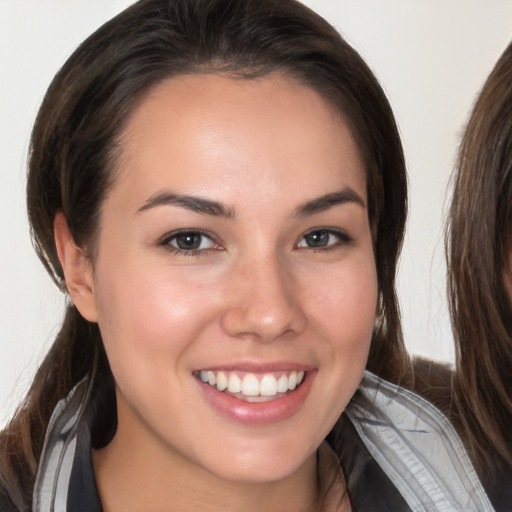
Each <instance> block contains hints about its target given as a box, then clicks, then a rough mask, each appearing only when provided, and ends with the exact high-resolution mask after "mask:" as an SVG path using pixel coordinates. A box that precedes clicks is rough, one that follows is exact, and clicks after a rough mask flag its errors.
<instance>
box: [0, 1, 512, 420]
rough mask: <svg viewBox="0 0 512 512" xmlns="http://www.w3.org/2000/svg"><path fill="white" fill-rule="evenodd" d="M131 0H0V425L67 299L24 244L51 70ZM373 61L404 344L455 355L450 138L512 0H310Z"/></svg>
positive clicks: (510, 23)
mask: <svg viewBox="0 0 512 512" xmlns="http://www.w3.org/2000/svg"><path fill="white" fill-rule="evenodd" d="M130 3H131V0H0V180H1V181H0V248H1V250H0V269H1V273H0V290H1V291H0V328H1V333H0V426H1V425H3V424H4V423H5V421H6V420H7V418H8V417H9V415H10V414H11V413H12V411H13V410H14V407H15V406H16V404H17V403H18V401H19V399H20V397H21V396H22V395H23V393H24V391H25V390H26V388H27V386H28V384H29V382H30V380H31V378H32V376H33V373H34V371H35V368H36V366H37V364H38V362H39V361H40V359H41V357H42V355H43V354H44V353H45V351H46V350H47V348H48V347H49V344H50V342H51V341H52V338H53V336H54V335H55V333H56V332H57V327H58V324H59V322H60V318H61V314H62V308H63V304H64V299H63V298H62V297H61V296H60V295H59V293H58V292H57V291H56V289H54V288H55V287H54V286H53V285H52V283H51V281H50V279H49V277H48V276H47V275H46V274H45V272H44V270H43V268H42V266H41V265H40V264H39V262H38V260H37V258H36V257H35V254H34V252H33V250H32V248H31V243H30V238H29V234H28V224H27V221H26V212H25V200H24V186H25V164H26V156H27V147H28V140H29V134H30V129H31V125H32V123H33V120H34V117H35V114H36V111H37V108H38V105H39V103H40V101H41V99H42V97H43V94H44V91H45V89H46V87H47V86H48V84H49V82H50V80H51V78H52V77H53V75H54V74H55V72H56V71H57V69H58V68H59V67H60V65H61V64H62V63H63V62H64V60H65V59H66V57H67V56H69V55H70V53H71V52H72V51H73V49H74V48H75V47H76V46H77V45H78V43H79V42H80V41H82V40H83V39H84V38H85V37H86V36H87V35H88V34H89V33H91V32H92V31H93V30H94V29H95V28H97V27H98V26H99V25H100V24H102V23H103V22H104V21H106V20H107V19H109V18H110V17H112V16H113V15H114V14H116V13H117V12H118V11H120V10H121V9H123V8H124V7H126V6H127V5H129V4H130ZM305 3H306V4H308V5H310V6H311V7H313V8H314V9H315V10H317V11H318V12H319V13H320V14H322V15H323V16H325V17H326V18H327V19H328V20H329V21H331V23H333V24H334V25H335V26H336V27H337V28H338V30H340V32H341V33H342V34H343V35H344V36H345V37H346V38H347V39H348V41H349V42H351V43H352V44H353V45H354V46H355V48H356V49H357V50H358V51H359V52H360V53H361V54H362V56H363V57H364V58H365V59H366V61H367V62H368V63H369V64H370V66H371V67H372V68H373V70H374V71H375V72H376V74H377V76H378V77H379V79H380V80H381V83H382V85H383V86H384V89H385V90H386V92H387V93H388V96H389V98H390V101H391V104H392V106H393V108H394V110H395V113H396V117H397V120H398V123H399V126H400V130H401V133H402V135H403V142H404V146H405V151H406V156H407V161H408V166H409V180H410V217H409V224H408V233H407V238H406V242H405V247H404V252H403V256H402V260H401V267H400V276H399V293H400V297H401V304H402V309H403V322H404V331H405V336H406V342H407V345H408V347H409V349H410V351H411V352H413V353H416V354H421V355H425V356H428V357H431V358H434V359H439V360H445V361H449V360H451V359H452V357H453V351H452V339H451V333H450V325H449V317H448V314H447V309H446V299H445V275H444V272H445V269H444V259H443V233H442V220H443V211H444V209H445V208H446V197H447V196H446V188H447V184H448V181H449V177H450V173H451V169H452V165H453V161H454V156H455V150H456V146H457V142H458V139H459V136H460V133H461V130H462V128H463V125H464V122H465V120H466V117H467V112H468V110H469V108H470V105H471V104H472V101H473V99H474V97H475V94H476V93H477V91H478V90H479V89H480V87H481V85H482V83H483V81H484V79H485V77H486V76H487V74H488V73H489V71H490V70H491V68H492V66H493V64H494V62H495V61H496V60H497V58H498V57H499V55H500V54H501V52H502V51H503V50H504V49H505V47H506V45H507V44H508V42H509V41H510V40H511V39H512V1H511V0H491V1H485V2H484V1H483V0H385V1H384V0H307V1H306V2H305Z"/></svg>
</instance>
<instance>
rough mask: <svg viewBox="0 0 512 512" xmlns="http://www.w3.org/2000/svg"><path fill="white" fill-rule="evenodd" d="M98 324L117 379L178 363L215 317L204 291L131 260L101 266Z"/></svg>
mask: <svg viewBox="0 0 512 512" xmlns="http://www.w3.org/2000/svg"><path fill="white" fill-rule="evenodd" d="M96 282H97V283H99V285H100V286H98V287H97V288H96V289H95V293H96V301H97V310H98V324H99V327H100V330H101V333H102V337H103V342H104V345H105V349H106V351H107V355H108V358H109V361H110V364H111V367H112V371H113V373H114V375H115V377H116V380H118V379H119V378H121V375H123V374H126V376H128V377H129V376H130V374H131V373H132V372H134V368H136V369H137V374H138V375H139V376H141V377H142V376H143V375H144V374H147V375H148V376H151V375H154V374H155V373H158V371H159V370H158V369H159V368H162V372H167V371H168V370H167V369H166V368H165V365H167V367H168V366H169V364H171V365H177V364H178V363H179V361H180V357H181V354H182V353H183V352H184V351H185V350H186V349H187V348H188V347H189V345H190V344H191V343H192V341H193V340H194V339H196V338H197V335H198V333H199V332H200V330H201V329H202V325H203V324H204V322H206V321H207V319H208V318H209V317H211V312H210V311H209V310H208V308H209V307H210V306H209V304H210V303H211V301H210V302H209V301H208V300H207V297H208V294H207V293H206V290H204V287H201V286H193V285H192V284H191V283H187V282H186V280H185V281H184V280H183V279H180V278H179V276H170V275H166V273H165V272H162V271H161V270H160V271H159V272H158V273H156V272H152V271H151V269H150V268H147V267H146V268H142V269H137V266H136V265H131V264H129V262H126V263H123V264H120V265H119V266H116V267H115V268H114V266H112V265H109V266H108V267H107V266H103V267H102V266H99V268H98V272H97V279H96Z"/></svg>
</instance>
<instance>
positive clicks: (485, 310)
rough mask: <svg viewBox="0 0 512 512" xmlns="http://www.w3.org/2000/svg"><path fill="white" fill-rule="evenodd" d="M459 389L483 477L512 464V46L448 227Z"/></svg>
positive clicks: (481, 103)
mask: <svg viewBox="0 0 512 512" xmlns="http://www.w3.org/2000/svg"><path fill="white" fill-rule="evenodd" d="M446 251H447V252H446V254H447V263H448V295H449V304H450V312H451V317H452V325H453V331H454V337H455V347H456V372H455V376H454V386H455V393H454V397H455V399H456V401H457V405H458V407H457V409H458V414H459V416H460V418H459V420H460V422H461V424H462V429H463V437H464V438H465V441H466V445H467V447H468V449H469V451H470V453H471V455H472V457H473V460H474V461H475V463H476V465H477V467H478V468H479V469H480V474H481V476H482V478H483V479H484V480H486V481H487V480H489V481H492V479H493V477H494V475H495V471H497V470H499V469H500V466H502V464H503V463H506V464H508V465H509V467H512V442H511V435H510V425H511V423H512V306H511V300H512V297H511V293H512V288H511V291H509V292H508V293H507V287H506V281H507V279H512V270H511V263H512V260H511V258H510V255H511V254H512V252H511V251H512V45H510V46H509V47H508V48H507V49H506V50H505V52H504V53H503V55H502V56H501V58H500V59H499V61H498V63H497V64H496V66H495V68H494V70H493V71H492V73H491V74H490V75H489V77H488V79H487V81H486V82H485V84H484V86H483V89H482V91H481V93H480V95H479V97H478V99H477V101H476V103H475V105H474V108H473V111H472V114H471V117H470V119H469V122H468V124H467V127H466V130H465V133H464V136H463V138H462V141H461V144H460V148H459V154H458V160H457V168H456V173H455V174H454V176H453V197H452V202H451V207H450V212H449V219H448V224H447V230H446Z"/></svg>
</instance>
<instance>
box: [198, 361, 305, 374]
mask: <svg viewBox="0 0 512 512" xmlns="http://www.w3.org/2000/svg"><path fill="white" fill-rule="evenodd" d="M312 368H313V366H311V365H309V364H305V363H298V362H291V361H266V362H262V361H250V362H248V361H240V362H238V363H227V364H215V365H206V366H204V367H200V368H197V370H195V371H201V370H209V371H212V372H218V371H227V372H231V371H240V372H247V373H270V372H283V371H308V370H311V369H312Z"/></svg>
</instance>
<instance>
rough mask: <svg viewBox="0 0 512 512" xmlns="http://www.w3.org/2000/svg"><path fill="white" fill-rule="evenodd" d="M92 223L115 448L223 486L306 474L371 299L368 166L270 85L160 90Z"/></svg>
mask: <svg viewBox="0 0 512 512" xmlns="http://www.w3.org/2000/svg"><path fill="white" fill-rule="evenodd" d="M100 225H101V227H100V233H99V244H98V252H97V255H96V258H95V260H94V268H93V274H92V275H93V277H92V297H93V301H94V308H93V311H94V313H92V314H89V317H90V319H91V320H97V322H98V324H99V326H100V329H101V333H102V336H103V340H104V344H105V348H106V351H107V355H108V358H109V361H110V364H111V367H112V372H113V374H114V377H115V380H116V384H117V399H118V415H119V428H118V432H117V434H116V436H117V438H118V439H124V441H125V443H127V444H128V445H129V446H130V447H131V449H133V450H134V453H135V452H136V451H137V448H140V449H141V450H146V451H147V452H149V453H159V454H162V453H164V454H166V456H165V457H162V460H161V461H160V462H158V464H160V466H158V464H157V463H155V464H156V465H157V466H158V467H160V469H161V466H162V465H165V464H167V463H169V464H175V463H179V465H180V468H182V471H185V472H186V471H187V469H192V470H194V469H195V470H197V469H199V468H202V469H203V470H206V471H207V472H209V473H210V474H213V475H216V476H218V477H221V478H223V479H227V480H232V481H233V480H235V481H245V482H247V481H249V482H263V481H274V480H277V479H280V478H283V477H285V476H287V475H291V474H293V473H294V472H296V471H297V470H299V468H301V467H303V466H304V464H305V463H307V462H308V461H311V460H312V458H313V457H314V453H315V450H316V448H317V447H318V445H319V444H320V443H321V442H322V440H323V438H324V437H325V436H326V434H327V433H328V432H329V430H330V429H331V428H332V426H333V425H334V423H335V421H336V420H337V418H338V417H339V415H340V413H341V412H342V411H343V410H344V408H345V406H346V405H347V403H348V401H349V400H350V398H351V397H352V395H353V394H354V391H355V390H356V388H357V386H358V384H359V382H360V380H361V377H362V373H363V370H364V368H365V364H366V360H367V355H368V350H369V346H370V339H371V336H372V329H373V325H374V318H375V311H376V303H377V280H376V270H375V262H374V254H373V250H372V238H371V232H370V227H369V222H368V211H367V196H366V179H365V170H364V168H363V164H362V161H361V157H360V154H359V150H358V147H357V145H356V143H355V141H354V139H353V137H352V135H351V132H350V130H349V128H348V126H347V124H346V123H345V122H344V121H343V120H342V119H341V118H340V116H339V115H338V114H337V112H336V111H335V110H334V109H333V108H331V106H330V105H329V104H328V103H327V102H325V101H324V100H323V99H322V98H321V97H320V96H319V95H318V94H317V93H316V92H314V91H313V90H311V89H310V88H308V87H305V86H302V85H299V84H297V83H295V82H293V81H291V80H289V79H286V78H283V77H281V76H280V75H272V76H269V77H266V78H261V79H253V80H243V79H238V80H236V79H231V78H227V77H222V76H218V75H193V76H184V77H181V78H177V79H172V80H169V81H166V82H165V83H162V84H160V85H159V86H158V87H156V88H155V89H154V90H153V91H152V92H151V94H150V95H149V97H147V98H146V99H145V100H144V101H143V102H142V103H141V104H140V105H139V107H138V108H137V109H136V111H135V112H134V113H133V115H132V116H131V118H130V119H129V122H128V124H127V127H126V129H125V131H124V133H123V136H122V139H121V154H120V158H119V161H118V164H117V169H116V183H115V185H114V186H113V188H112V189H111V191H110V192H109V194H108V196H107V198H106V199H105V201H104V204H103V206H102V210H101V221H100ZM205 381H206V382H205ZM164 461H166V462H164Z"/></svg>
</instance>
